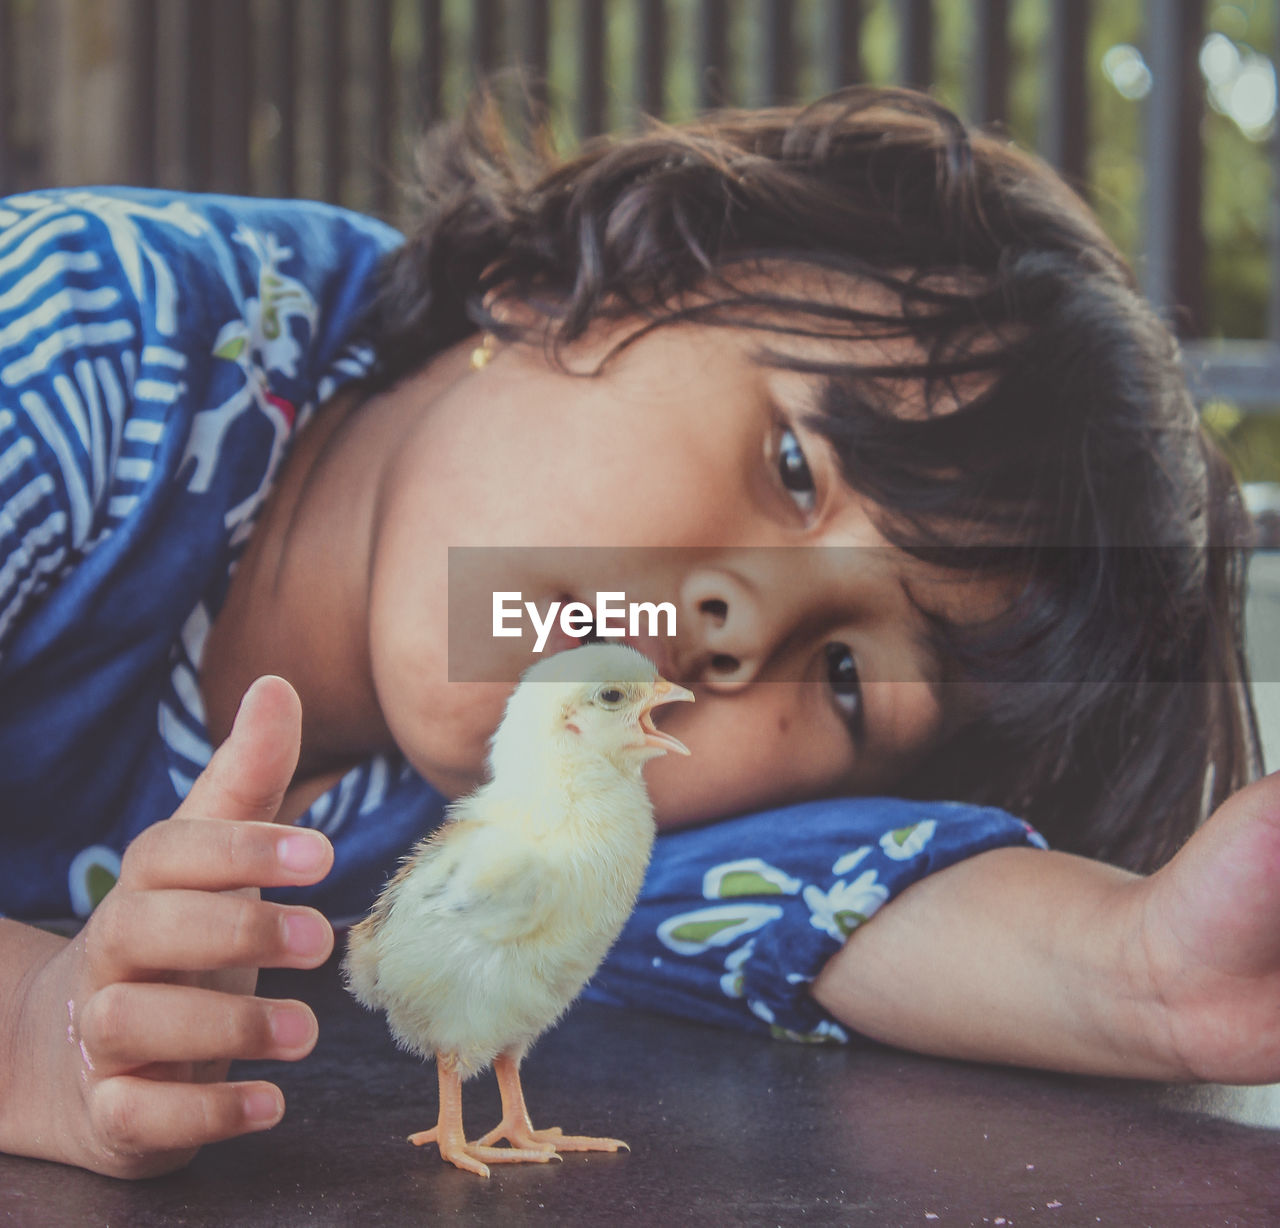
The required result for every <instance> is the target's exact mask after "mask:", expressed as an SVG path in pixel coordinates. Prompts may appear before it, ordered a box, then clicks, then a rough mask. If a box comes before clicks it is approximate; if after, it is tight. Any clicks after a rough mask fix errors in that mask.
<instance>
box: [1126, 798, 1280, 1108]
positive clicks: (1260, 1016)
mask: <svg viewBox="0 0 1280 1228" xmlns="http://www.w3.org/2000/svg"><path fill="white" fill-rule="evenodd" d="M1146 885H1147V887H1148V888H1149V890H1148V892H1147V898H1146V906H1145V910H1144V914H1143V919H1144V927H1143V931H1142V939H1143V942H1142V947H1143V949H1144V953H1145V961H1144V962H1145V963H1146V965H1147V966H1148V967H1149V969H1150V976H1151V984H1152V988H1153V992H1154V993H1155V995H1156V997H1157V998H1158V1000H1159V1001H1160V1002H1161V1003H1162V1005H1163V1011H1162V1015H1163V1026H1164V1027H1165V1028H1166V1029H1167V1032H1166V1034H1165V1035H1164V1036H1162V1037H1160V1039H1161V1040H1162V1041H1164V1043H1166V1044H1167V1046H1168V1050H1169V1055H1170V1061H1171V1062H1172V1063H1174V1065H1175V1069H1176V1068H1179V1067H1180V1068H1181V1069H1180V1073H1181V1074H1182V1075H1183V1077H1187V1078H1196V1079H1210V1080H1213V1081H1215V1082H1219V1083H1272V1082H1275V1081H1276V1080H1278V1079H1280V773H1276V774H1272V775H1270V776H1267V777H1264V778H1263V779H1262V780H1259V781H1255V782H1254V783H1253V784H1252V785H1250V786H1249V787H1248V788H1246V789H1242V790H1241V791H1240V792H1239V793H1237V794H1235V795H1234V796H1233V797H1230V798H1228V799H1227V801H1226V802H1225V803H1223V805H1222V806H1221V807H1219V808H1218V810H1217V811H1216V812H1215V813H1214V815H1213V817H1212V818H1210V819H1209V821H1208V822H1207V823H1206V824H1205V825H1204V826H1203V827H1202V828H1201V829H1200V830H1199V831H1198V832H1196V834H1195V835H1194V836H1193V837H1192V838H1191V839H1190V840H1189V841H1188V842H1187V843H1186V845H1185V846H1184V847H1183V848H1182V850H1181V851H1180V852H1179V853H1178V855H1177V856H1176V857H1175V858H1174V859H1173V860H1172V861H1171V862H1169V864H1168V865H1167V866H1165V867H1164V868H1163V869H1161V870H1160V871H1159V872H1157V873H1156V874H1154V875H1152V876H1151V878H1150V879H1148V880H1147V883H1146Z"/></svg>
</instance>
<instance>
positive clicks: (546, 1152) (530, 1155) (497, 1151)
mask: <svg viewBox="0 0 1280 1228" xmlns="http://www.w3.org/2000/svg"><path fill="white" fill-rule="evenodd" d="M409 1142H411V1143H412V1144H413V1145H414V1146H415V1147H423V1146H425V1145H426V1144H427V1143H436V1144H438V1145H439V1147H440V1158H441V1159H442V1160H448V1161H449V1163H450V1164H452V1165H453V1166H454V1167H455V1168H461V1169H462V1170H463V1171H464V1172H469V1173H475V1174H476V1176H478V1177H487V1176H488V1175H489V1164H546V1163H548V1162H549V1161H551V1160H558V1159H559V1158H560V1157H559V1156H558V1155H557V1154H556V1149H555V1148H554V1147H538V1148H529V1147H488V1146H485V1145H484V1144H483V1143H468V1142H467V1140H466V1139H465V1138H463V1137H462V1134H461V1132H460V1131H459V1132H458V1133H456V1134H455V1133H452V1132H451V1133H450V1134H448V1135H447V1136H445V1137H444V1138H441V1136H440V1127H439V1126H433V1127H432V1128H431V1129H430V1130H420V1131H418V1133H417V1134H411V1135H409ZM486 1160H487V1161H488V1163H487V1164H486V1163H485V1161H486Z"/></svg>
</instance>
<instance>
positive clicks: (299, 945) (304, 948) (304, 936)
mask: <svg viewBox="0 0 1280 1228" xmlns="http://www.w3.org/2000/svg"><path fill="white" fill-rule="evenodd" d="M284 944H285V946H286V947H287V948H288V950H289V952H290V953H291V954H293V955H302V956H310V955H320V954H322V953H323V952H324V951H327V950H328V949H329V923H328V922H327V921H326V920H325V919H324V918H323V917H318V916H316V914H315V913H310V912H295V913H290V914H289V915H288V916H287V917H286V918H285V919H284Z"/></svg>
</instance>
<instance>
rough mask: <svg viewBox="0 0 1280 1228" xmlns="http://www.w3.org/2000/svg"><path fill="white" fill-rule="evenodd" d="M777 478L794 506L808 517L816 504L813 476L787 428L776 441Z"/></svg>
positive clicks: (798, 443) (794, 435)
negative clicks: (780, 480) (793, 501)
mask: <svg viewBox="0 0 1280 1228" xmlns="http://www.w3.org/2000/svg"><path fill="white" fill-rule="evenodd" d="M777 463H778V476H779V477H780V478H781V479H782V485H783V487H784V488H785V489H786V490H787V492H788V493H789V494H790V495H791V496H792V498H793V499H794V500H795V503H796V506H797V507H799V508H800V510H801V511H802V512H804V513H805V514H806V515H808V514H809V513H810V512H812V511H813V509H814V505H815V504H816V503H817V493H816V491H815V490H814V485H813V474H812V473H810V472H809V462H808V461H807V460H806V459H805V455H804V449H803V448H801V446H800V441H799V440H798V439H797V438H796V434H795V432H794V431H793V430H791V429H790V428H789V427H783V428H782V434H781V436H780V437H779V440H778V461H777Z"/></svg>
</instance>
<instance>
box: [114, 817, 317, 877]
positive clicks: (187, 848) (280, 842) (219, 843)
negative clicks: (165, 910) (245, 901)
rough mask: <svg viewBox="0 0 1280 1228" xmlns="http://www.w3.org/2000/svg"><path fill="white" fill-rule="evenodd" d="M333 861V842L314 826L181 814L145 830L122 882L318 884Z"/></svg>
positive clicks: (124, 866)
mask: <svg viewBox="0 0 1280 1228" xmlns="http://www.w3.org/2000/svg"><path fill="white" fill-rule="evenodd" d="M332 865H333V845H332V844H330V843H329V841H328V839H327V838H326V837H325V836H323V835H322V834H321V833H320V832H318V831H313V830H312V829H310V828H305V827H299V828H290V829H286V830H281V828H280V827H279V826H277V825H276V824H274V823H258V822H243V823H210V822H208V821H207V820H204V819H186V818H181V817H178V816H175V817H174V818H172V819H170V820H169V821H168V822H167V823H155V824H152V826H150V827H148V828H145V829H144V830H143V831H142V832H141V833H140V834H139V835H138V837H137V839H135V840H134V841H133V843H132V844H130V845H129V847H128V849H126V850H125V855H124V860H123V862H122V864H121V866H120V884H121V885H122V886H123V887H125V888H126V889H128V890H131V891H154V890H158V889H163V888H169V887H186V888H190V889H192V890H198V891H230V890H234V889H235V888H238V887H292V886H298V885H303V884H309V883H318V882H319V881H320V880H321V879H322V878H324V876H325V875H326V874H328V873H329V870H330V868H331V867H332Z"/></svg>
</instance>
